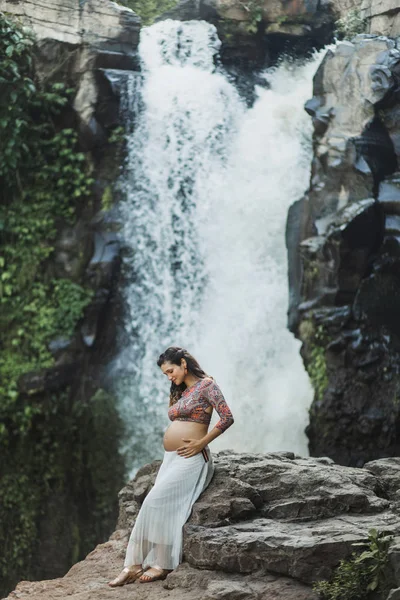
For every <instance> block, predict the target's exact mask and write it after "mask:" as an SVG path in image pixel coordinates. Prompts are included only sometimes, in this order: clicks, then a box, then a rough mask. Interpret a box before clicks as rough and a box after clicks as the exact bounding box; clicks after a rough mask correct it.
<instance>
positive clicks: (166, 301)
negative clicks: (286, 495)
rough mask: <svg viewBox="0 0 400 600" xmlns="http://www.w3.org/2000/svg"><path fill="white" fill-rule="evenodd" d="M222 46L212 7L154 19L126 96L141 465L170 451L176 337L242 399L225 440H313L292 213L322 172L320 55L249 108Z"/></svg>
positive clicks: (131, 411) (288, 65)
mask: <svg viewBox="0 0 400 600" xmlns="http://www.w3.org/2000/svg"><path fill="white" fill-rule="evenodd" d="M219 46H220V42H219V40H218V37H217V34H216V30H215V28H214V26H212V25H210V24H208V23H205V22H194V21H191V22H175V21H170V20H169V21H162V22H160V23H157V24H156V25H153V26H152V27H149V28H145V29H143V30H142V34H141V43H140V47H139V50H140V57H141V63H142V77H141V81H140V82H139V83H138V81H137V79H135V78H132V79H131V80H130V81H129V82H128V86H127V90H126V94H125V98H124V103H125V104H124V105H125V113H126V118H127V120H128V130H129V132H130V133H129V138H128V159H127V165H126V168H125V170H124V175H123V178H122V187H123V190H124V195H125V198H126V199H125V201H124V202H123V203H122V208H121V219H122V221H123V224H124V225H123V231H122V235H123V238H124V243H125V244H126V245H127V246H128V247H130V249H131V250H130V252H128V253H127V256H126V258H125V268H126V272H127V278H128V281H129V284H128V285H127V288H126V290H125V298H126V305H127V313H128V315H127V319H126V328H127V339H128V340H129V343H128V344H127V345H125V347H124V349H123V350H122V351H121V354H120V356H119V359H118V361H117V365H116V368H115V373H116V375H118V377H117V378H118V395H119V398H120V407H121V412H122V414H123V416H124V421H125V423H126V426H127V434H128V437H127V444H126V447H125V448H124V451H125V452H126V453H127V454H128V459H129V461H130V463H131V464H132V466H133V467H134V468H135V466H136V467H137V466H139V465H140V464H143V463H144V462H147V461H149V460H151V459H153V458H157V457H160V456H161V455H162V451H163V450H162V443H161V438H162V434H163V431H164V429H165V427H166V426H167V425H168V420H167V407H168V391H169V383H168V381H167V380H166V378H165V376H163V375H162V373H161V371H160V369H159V368H158V367H157V366H156V360H157V358H158V356H159V354H160V353H161V352H162V351H163V350H164V349H165V348H166V347H167V346H169V345H178V346H183V347H185V348H187V349H188V350H189V351H190V352H191V353H192V354H193V355H194V356H195V357H196V358H197V359H198V360H199V362H200V364H201V365H202V367H203V368H204V370H205V371H206V372H207V373H209V374H210V375H213V376H214V377H215V379H216V381H217V382H218V383H219V385H220V386H221V388H222V390H223V392H224V395H225V397H226V399H227V401H228V403H229V404H230V406H231V408H232V412H233V413H234V416H235V425H234V426H233V427H232V428H231V429H230V430H228V431H227V432H226V433H225V434H224V435H223V436H220V437H219V438H218V439H217V440H215V441H214V442H213V443H212V449H213V450H219V449H223V448H234V449H235V450H238V451H256V452H263V451H273V450H292V451H295V452H299V453H302V454H306V452H307V449H306V438H305V434H304V428H305V426H306V424H307V421H308V418H307V417H308V415H307V409H308V406H309V405H310V402H311V399H312V389H311V386H310V383H309V380H308V376H307V374H306V373H305V370H304V367H303V364H302V361H301V358H300V355H299V342H298V341H296V340H295V339H294V338H293V336H292V335H291V334H290V333H289V332H288V331H287V329H286V311H287V305H288V289H287V288H288V284H287V265H286V260H287V259H286V249H285V242H284V228H285V220H286V214H287V210H288V207H289V205H290V204H291V203H292V202H293V201H294V200H296V199H298V198H299V197H300V196H301V195H302V193H303V192H304V190H305V189H306V188H307V186H308V180H309V175H310V160H311V124H310V119H309V117H308V116H307V115H306V114H305V112H304V109H303V104H304V102H305V100H307V99H308V98H309V97H310V96H311V93H312V83H311V81H312V76H313V74H314V72H315V69H316V66H317V64H318V61H319V60H320V57H318V56H316V57H315V58H314V59H312V60H310V61H309V62H308V63H307V64H305V65H304V64H300V63H296V62H293V61H288V62H283V63H282V64H281V65H280V66H279V67H278V68H276V69H274V70H269V71H267V72H266V73H265V77H266V79H267V80H268V82H269V84H270V89H264V88H261V87H260V88H258V90H257V91H258V97H257V100H256V102H255V104H254V106H253V107H252V108H248V107H247V106H246V105H245V103H244V102H243V101H242V100H241V98H240V97H239V95H238V93H237V91H236V89H235V87H234V85H233V84H232V83H231V82H230V80H229V78H228V77H227V76H226V74H225V73H224V72H223V70H222V69H220V68H218V67H216V63H217V61H216V58H217V55H218V50H219ZM216 418H217V416H216V415H214V418H213V421H212V422H215V420H216Z"/></svg>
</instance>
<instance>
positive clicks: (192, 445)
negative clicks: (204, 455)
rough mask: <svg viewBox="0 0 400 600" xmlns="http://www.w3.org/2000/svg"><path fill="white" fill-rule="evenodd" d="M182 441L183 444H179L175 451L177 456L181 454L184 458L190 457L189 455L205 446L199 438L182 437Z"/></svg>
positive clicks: (193, 454) (197, 452)
mask: <svg viewBox="0 0 400 600" xmlns="http://www.w3.org/2000/svg"><path fill="white" fill-rule="evenodd" d="M182 441H183V442H184V445H183V446H180V447H179V448H178V449H177V451H176V452H177V453H178V454H179V456H183V457H184V458H190V457H191V456H195V454H199V452H201V451H202V450H203V448H204V447H205V446H206V444H203V442H202V441H201V440H192V439H183V438H182Z"/></svg>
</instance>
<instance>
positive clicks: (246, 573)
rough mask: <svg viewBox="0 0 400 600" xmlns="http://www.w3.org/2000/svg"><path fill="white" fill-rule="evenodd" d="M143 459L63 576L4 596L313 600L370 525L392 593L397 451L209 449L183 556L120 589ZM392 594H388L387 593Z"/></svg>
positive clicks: (140, 496) (151, 473) (142, 482)
mask: <svg viewBox="0 0 400 600" xmlns="http://www.w3.org/2000/svg"><path fill="white" fill-rule="evenodd" d="M159 464H160V463H159V461H157V462H155V463H152V464H150V465H145V466H144V467H143V468H142V469H140V470H139V471H138V473H137V475H136V477H135V479H134V480H133V481H132V482H130V483H129V484H128V485H127V486H126V487H125V488H124V489H123V490H121V492H120V495H119V500H120V517H119V521H118V524H117V530H116V531H115V532H114V533H113V534H112V536H111V537H110V540H109V541H108V542H106V543H105V544H101V545H99V546H97V548H96V549H95V550H94V551H93V552H91V553H90V554H89V555H88V556H87V557H86V559H85V560H84V561H82V562H80V563H78V564H76V565H75V566H74V567H72V569H71V570H70V571H69V572H68V574H67V575H66V576H65V577H63V578H62V579H55V580H52V581H42V582H36V583H32V582H21V583H20V584H19V585H18V586H17V588H16V590H15V591H14V592H12V593H11V594H10V596H9V597H8V598H9V600H11V599H16V598H20V599H24V598H36V597H37V598H41V600H50V599H52V600H53V599H56V598H65V597H66V596H68V597H72V598H79V599H80V600H86V599H88V600H89V598H93V594H95V595H96V598H111V597H115V595H116V594H118V595H119V596H121V597H130V598H133V599H135V598H145V599H146V598H147V599H149V600H152V599H154V600H157V599H158V598H171V599H174V600H181V599H182V600H183V599H184V598H185V599H189V600H225V599H226V600H234V599H236V600H247V599H249V600H250V599H251V600H264V599H265V598H268V599H270V600H275V599H276V600H278V599H280V600H316V596H315V594H314V593H313V592H312V589H311V587H310V584H311V583H312V582H313V581H315V580H318V579H324V578H329V577H330V576H331V574H332V569H333V568H334V567H336V566H337V565H338V563H339V561H340V560H341V559H343V558H346V557H348V556H349V555H350V554H351V552H352V551H354V550H355V548H354V547H353V546H352V544H353V543H358V542H363V541H365V540H366V538H367V534H368V530H369V529H370V528H372V527H375V528H377V529H379V530H381V531H384V532H386V533H388V534H392V535H393V536H394V543H393V546H392V548H391V553H390V558H391V564H392V570H393V578H394V579H393V583H394V585H393V586H392V587H393V594H394V590H395V587H396V585H399V581H400V579H399V578H400V569H399V567H400V561H399V557H400V546H399V545H398V544H399V541H400V537H399V536H400V514H399V511H398V506H397V492H398V489H399V487H400V459H395V458H391V459H385V460H378V461H374V462H372V463H369V464H368V465H366V467H365V468H363V469H356V468H350V467H341V466H339V465H337V464H335V463H333V462H332V460H330V459H328V458H320V459H312V458H301V457H299V456H295V455H294V454H292V453H289V452H287V453H285V452H279V453H270V454H239V453H235V452H232V451H223V452H220V453H219V454H217V455H215V464H216V470H215V476H214V478H213V480H212V482H211V484H210V486H209V487H208V489H207V490H206V491H205V492H204V493H203V494H202V495H201V496H200V498H199V500H198V501H197V502H196V503H195V505H194V509H193V512H192V515H191V517H190V519H189V521H188V523H187V524H186V525H185V527H184V547H183V559H184V561H183V563H182V564H181V565H180V566H179V567H178V569H176V570H175V571H174V572H172V573H170V575H168V577H167V579H166V580H165V581H164V582H157V583H155V584H153V585H151V586H144V587H142V586H141V584H139V583H136V584H134V585H132V586H126V587H123V588H120V589H118V590H115V589H110V588H109V587H107V585H106V582H107V580H108V579H109V578H111V577H112V576H114V575H115V574H116V573H118V572H119V570H120V568H121V566H122V564H123V557H124V553H125V548H126V543H127V540H128V536H129V532H130V529H131V527H132V526H133V524H134V520H135V518H136V516H137V512H138V510H139V508H140V505H141V503H142V502H143V500H144V498H145V496H146V494H147V493H148V492H149V490H150V489H151V486H152V484H153V482H154V479H155V476H156V473H157V469H158V467H159ZM393 597H394V598H396V596H395V595H394V596H393Z"/></svg>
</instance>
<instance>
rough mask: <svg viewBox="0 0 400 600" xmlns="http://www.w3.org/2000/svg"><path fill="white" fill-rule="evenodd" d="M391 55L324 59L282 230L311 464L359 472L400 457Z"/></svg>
mask: <svg viewBox="0 0 400 600" xmlns="http://www.w3.org/2000/svg"><path fill="white" fill-rule="evenodd" d="M399 76H400V51H399V48H398V47H397V46H396V43H395V41H394V40H391V39H388V38H383V37H376V36H370V35H361V36H357V37H356V38H355V39H354V40H353V41H352V42H342V43H339V45H338V46H337V48H336V50H335V51H333V50H330V51H328V53H327V55H326V56H325V59H324V60H323V62H322V64H321V66H320V68H319V70H318V71H317V73H316V75H315V78H314V96H313V98H312V99H311V100H310V101H309V102H307V104H306V107H305V108H306V110H307V112H308V113H309V114H310V116H311V118H312V119H313V123H314V130H315V133H314V158H313V162H312V173H311V186H310V189H309V191H308V193H307V194H306V196H305V197H304V198H303V199H302V200H300V201H299V202H297V203H296V204H295V205H293V206H292V207H291V209H290V212H289V217H288V223H287V245H288V252H289V280H290V290H291V293H290V308H289V327H290V329H291V330H292V331H293V332H294V333H295V335H296V336H297V337H299V338H300V339H301V340H302V341H303V347H302V356H303V359H304V362H305V365H306V368H307V370H308V372H309V374H310V377H311V380H312V383H313V385H314V388H315V392H316V393H315V398H314V402H313V405H312V407H311V411H310V425H309V427H308V431H307V433H308V436H309V439H310V452H311V454H312V455H316V456H318V455H328V456H330V457H332V458H333V459H334V460H335V461H337V462H340V463H342V464H348V465H358V466H361V465H362V464H363V463H364V462H365V461H368V460H372V459H374V458H378V457H384V456H391V455H397V454H399V451H400V443H399V438H398V430H399V426H400V403H399V402H398V397H399V393H400V378H399V368H400V363H399V359H400V354H399V352H400V318H399V316H398V314H399V312H398V307H399V300H400V174H399V172H398V165H399V158H400V143H399V140H400V129H399V123H400V121H399V119H398V114H399V111H400V93H399V89H400V88H399V83H400V79H399Z"/></svg>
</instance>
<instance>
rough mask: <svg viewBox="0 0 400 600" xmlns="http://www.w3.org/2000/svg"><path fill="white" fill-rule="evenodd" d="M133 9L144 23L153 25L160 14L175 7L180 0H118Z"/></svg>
mask: <svg viewBox="0 0 400 600" xmlns="http://www.w3.org/2000/svg"><path fill="white" fill-rule="evenodd" d="M118 1H119V4H123V5H124V6H127V7H128V8H130V9H132V10H133V11H134V12H135V13H136V14H137V15H139V17H140V18H141V20H142V23H143V25H151V24H152V23H154V20H155V18H156V17H158V16H159V15H162V14H163V13H165V12H166V11H167V10H171V8H174V7H175V6H176V5H177V3H178V0H118Z"/></svg>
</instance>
